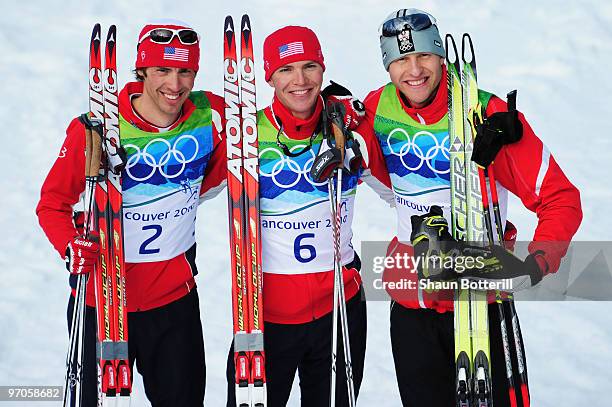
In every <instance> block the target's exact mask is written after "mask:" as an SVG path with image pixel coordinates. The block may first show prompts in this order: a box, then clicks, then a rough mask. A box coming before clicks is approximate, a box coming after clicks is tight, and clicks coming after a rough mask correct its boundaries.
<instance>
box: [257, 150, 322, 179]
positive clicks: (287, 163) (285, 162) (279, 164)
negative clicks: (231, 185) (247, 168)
mask: <svg viewBox="0 0 612 407" xmlns="http://www.w3.org/2000/svg"><path fill="white" fill-rule="evenodd" d="M305 147H306V144H299V145H296V146H293V147H291V149H290V150H289V151H291V152H294V151H295V150H300V149H303V148H305ZM268 151H270V152H273V153H275V154H277V155H278V161H276V163H274V166H272V171H271V172H269V173H268V172H265V171H264V169H263V166H261V165H260V166H259V175H261V176H263V177H268V178H272V182H274V184H275V185H276V186H277V187H279V188H292V187H294V186H295V185H297V184H298V182H300V179H301V178H302V177H304V178H305V179H306V181H308V182H309V183H310V184H311V185H313V186H322V185H325V184H327V181H323V182H315V181H314V180H313V179H312V178H311V177H310V169H311V168H312V164H313V163H314V160H315V153H314V151H313V150H312V149H310V150H308V151H307V152H306V153H305V154H310V158H309V159H308V160H306V162H305V163H304V167H301V166H300V164H299V163H298V162H297V161H295V160H293V159H292V158H291V157H287V156H285V155H284V154H283V153H282V152H281V151H279V150H277V149H276V148H273V147H268V148H265V149H263V150H261V151H260V152H259V158H260V159H261V157H262V156H263V155H264V154H265V153H266V152H268ZM285 169H288V170H289V171H291V172H292V173H293V174H295V176H296V177H295V180H293V181H291V182H290V183H288V184H284V183H282V182H280V181H279V180H278V179H277V178H276V176H277V175H278V174H280V173H281V172H283V170H285Z"/></svg>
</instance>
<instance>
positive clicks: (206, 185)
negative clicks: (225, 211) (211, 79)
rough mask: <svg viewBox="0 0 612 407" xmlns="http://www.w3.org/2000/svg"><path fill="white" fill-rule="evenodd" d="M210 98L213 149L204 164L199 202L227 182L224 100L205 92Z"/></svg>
mask: <svg viewBox="0 0 612 407" xmlns="http://www.w3.org/2000/svg"><path fill="white" fill-rule="evenodd" d="M206 96H208V99H209V100H210V104H211V108H212V117H213V139H214V143H215V145H214V149H213V152H212V155H211V157H210V161H209V162H208V164H207V166H206V171H205V173H204V179H203V180H202V188H201V189H200V203H202V202H204V201H206V200H208V199H212V198H214V197H215V196H217V195H218V194H219V193H220V192H221V191H222V190H223V188H225V186H226V184H227V146H226V141H225V109H224V108H225V102H224V101H223V98H221V97H220V96H217V95H215V94H213V93H210V92H206Z"/></svg>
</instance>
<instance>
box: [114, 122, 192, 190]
mask: <svg viewBox="0 0 612 407" xmlns="http://www.w3.org/2000/svg"><path fill="white" fill-rule="evenodd" d="M159 143H161V144H162V148H164V149H165V150H166V151H165V152H164V153H163V154H162V155H161V156H160V157H159V161H157V159H156V157H155V156H154V155H153V154H151V153H150V152H149V149H155V148H154V147H157V146H158V145H159ZM181 143H183V145H181ZM188 143H189V144H190V143H193V154H192V155H191V156H190V157H186V156H185V154H184V152H183V151H184V150H185V145H186V144H188ZM130 148H131V149H134V150H136V152H135V153H134V154H130V156H129V158H128V160H127V163H126V165H125V172H126V173H127V174H128V175H129V176H130V178H132V179H133V180H134V181H146V180H148V179H150V178H151V177H152V176H153V175H154V174H155V172H156V171H159V173H160V174H161V175H163V176H164V177H165V178H168V179H172V178H176V177H178V176H179V175H181V174H182V173H183V171H184V170H185V166H186V165H187V164H189V163H190V162H193V161H194V160H195V159H196V157H197V156H198V151H199V149H200V146H199V144H198V140H197V139H196V138H195V137H194V136H192V135H190V134H183V135H182V136H180V137H179V138H177V139H176V140H175V141H174V144H173V145H170V142H169V141H168V140H166V139H163V138H156V139H153V140H151V141H149V142H148V143H147V145H146V146H145V147H144V148H143V149H142V150H141V149H140V147H138V146H136V145H134V144H126V145H125V149H126V151H129V150H128V149H130ZM162 151H163V150H162ZM171 159H173V161H175V162H176V163H178V164H180V165H181V168H180V170H178V171H176V172H175V173H173V174H169V173H168V172H167V171H168V169H169V168H168V164H170V160H171ZM143 162H144V163H145V164H146V165H148V166H149V167H150V168H151V171H150V172H149V173H148V174H147V175H145V176H144V177H137V176H135V175H134V174H132V171H131V169H132V168H133V167H135V166H136V165H137V164H142V163H143ZM172 164H174V162H173V163H172Z"/></svg>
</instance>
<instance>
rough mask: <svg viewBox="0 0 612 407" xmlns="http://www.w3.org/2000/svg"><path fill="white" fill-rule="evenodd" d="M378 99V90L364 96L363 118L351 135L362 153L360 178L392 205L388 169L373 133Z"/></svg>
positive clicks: (392, 199)
mask: <svg viewBox="0 0 612 407" xmlns="http://www.w3.org/2000/svg"><path fill="white" fill-rule="evenodd" d="M379 99H380V90H379V91H374V92H371V93H370V94H369V95H368V96H367V97H366V98H365V102H364V105H365V109H366V114H365V119H363V120H362V122H361V123H360V125H359V127H358V128H357V130H356V131H354V132H353V135H354V136H355V138H356V139H357V140H358V141H359V145H360V147H361V154H362V155H363V164H364V172H363V175H362V177H361V179H362V180H363V181H364V182H365V183H366V184H368V185H369V186H370V188H372V189H373V190H374V192H376V193H377V194H378V196H379V197H380V198H381V199H382V200H384V201H385V202H387V203H388V204H389V206H391V207H394V206H395V195H394V194H393V188H392V186H391V179H390V178H389V171H388V170H387V165H386V164H385V158H384V157H383V154H382V149H381V147H380V143H379V142H378V139H377V138H376V134H375V133H374V117H375V113H376V105H377V104H378V100H379Z"/></svg>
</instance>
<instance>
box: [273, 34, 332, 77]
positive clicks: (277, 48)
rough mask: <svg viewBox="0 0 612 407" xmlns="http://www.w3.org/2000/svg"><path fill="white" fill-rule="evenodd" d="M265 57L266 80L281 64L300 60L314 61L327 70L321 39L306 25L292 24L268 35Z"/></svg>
mask: <svg viewBox="0 0 612 407" xmlns="http://www.w3.org/2000/svg"><path fill="white" fill-rule="evenodd" d="M263 57H264V71H265V73H266V81H269V80H270V77H271V76H272V74H273V73H274V71H276V70H277V69H278V68H280V67H281V66H283V65H287V64H291V63H293V62H298V61H314V62H317V63H318V64H319V65H321V67H322V68H323V70H325V64H324V63H323V52H322V51H321V44H320V43H319V39H318V38H317V36H316V34H315V33H314V32H313V31H312V30H311V29H309V28H306V27H300V26H295V25H290V26H287V27H283V28H281V29H279V30H276V31H274V32H273V33H272V34H270V35H268V36H267V37H266V40H265V41H264V46H263Z"/></svg>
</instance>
